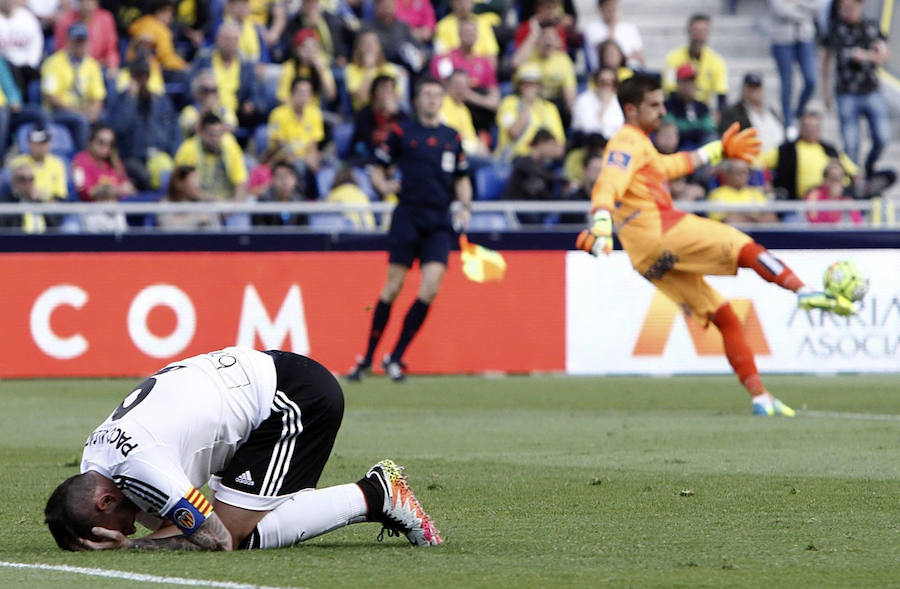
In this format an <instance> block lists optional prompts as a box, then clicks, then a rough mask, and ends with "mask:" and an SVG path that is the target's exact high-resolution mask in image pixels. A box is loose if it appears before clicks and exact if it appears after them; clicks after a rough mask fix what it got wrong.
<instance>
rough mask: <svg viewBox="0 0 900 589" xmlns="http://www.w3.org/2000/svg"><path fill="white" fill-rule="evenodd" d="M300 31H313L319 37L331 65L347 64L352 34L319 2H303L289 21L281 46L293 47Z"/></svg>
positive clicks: (304, 0) (309, 0)
mask: <svg viewBox="0 0 900 589" xmlns="http://www.w3.org/2000/svg"><path fill="white" fill-rule="evenodd" d="M300 29H313V30H314V31H315V32H316V33H317V34H318V35H319V44H320V45H321V47H322V51H323V52H324V53H325V56H326V57H327V58H328V62H329V63H334V64H335V65H337V66H339V67H343V66H344V65H345V64H346V63H347V56H348V54H349V52H348V50H347V39H349V38H350V37H351V33H350V31H348V30H347V28H346V27H345V26H344V25H343V23H342V21H341V20H340V19H339V18H338V17H337V16H335V15H333V14H331V13H330V12H328V11H326V10H324V9H323V7H322V5H321V3H320V1H319V0H303V3H302V4H300V10H299V11H298V12H297V14H296V15H295V16H294V17H293V18H291V19H289V20H288V23H287V26H285V28H284V33H283V34H282V36H281V44H282V45H283V46H284V47H291V46H292V45H293V41H294V37H295V36H296V34H297V31H299V30H300Z"/></svg>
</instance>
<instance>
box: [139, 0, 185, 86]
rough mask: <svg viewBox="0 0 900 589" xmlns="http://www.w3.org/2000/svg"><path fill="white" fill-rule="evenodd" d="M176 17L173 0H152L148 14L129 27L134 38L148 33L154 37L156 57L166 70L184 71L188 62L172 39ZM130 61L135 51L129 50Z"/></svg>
mask: <svg viewBox="0 0 900 589" xmlns="http://www.w3.org/2000/svg"><path fill="white" fill-rule="evenodd" d="M174 18H175V7H174V5H173V3H172V1H171V0H152V1H151V2H150V3H149V6H148V10H147V14H145V15H144V16H142V17H141V18H139V19H137V20H136V21H134V22H133V23H131V26H130V27H128V34H129V35H131V38H132V39H135V38H137V37H140V36H141V35H143V34H147V35H149V36H151V37H153V46H154V47H155V49H156V58H157V59H158V60H159V63H160V64H162V66H163V69H164V70H175V71H184V70H187V69H188V63H187V62H186V61H185V60H183V59H182V58H181V56H180V55H178V52H177V51H175V44H174V43H173V41H172V29H171V25H172V21H173V19H174ZM128 59H129V61H130V60H132V59H134V55H133V51H132V50H129V52H128Z"/></svg>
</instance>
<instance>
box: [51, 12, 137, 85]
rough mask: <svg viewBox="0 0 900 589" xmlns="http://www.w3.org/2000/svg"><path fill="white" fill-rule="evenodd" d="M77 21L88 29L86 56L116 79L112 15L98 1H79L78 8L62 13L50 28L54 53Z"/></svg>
mask: <svg viewBox="0 0 900 589" xmlns="http://www.w3.org/2000/svg"><path fill="white" fill-rule="evenodd" d="M76 22H82V23H84V25H85V26H86V27H87V30H88V50H87V52H88V55H90V56H91V57H93V58H94V59H96V60H97V62H98V63H100V66H101V67H103V69H104V70H105V71H106V75H107V76H109V77H110V78H112V79H115V77H116V75H117V74H118V72H119V64H120V57H119V34H118V32H117V31H116V21H115V19H113V16H112V14H110V12H109V11H107V10H104V9H102V8H100V6H99V3H98V1H97V0H79V2H78V5H77V6H76V7H75V8H71V9H69V10H67V11H66V12H64V13H63V14H62V15H61V16H60V17H59V19H57V21H56V24H55V25H54V27H53V32H54V33H53V40H54V49H55V50H56V51H59V50H60V49H62V48H63V47H64V46H65V44H66V39H67V32H68V30H69V28H70V27H71V26H72V25H73V24H75V23H76Z"/></svg>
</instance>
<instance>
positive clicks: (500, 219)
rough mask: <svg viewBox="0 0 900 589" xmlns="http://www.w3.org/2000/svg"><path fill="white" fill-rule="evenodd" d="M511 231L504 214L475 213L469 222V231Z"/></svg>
mask: <svg viewBox="0 0 900 589" xmlns="http://www.w3.org/2000/svg"><path fill="white" fill-rule="evenodd" d="M507 229H509V223H507V221H506V215H504V214H503V213H474V214H473V215H472V220H471V221H470V222H469V231H505V230H507Z"/></svg>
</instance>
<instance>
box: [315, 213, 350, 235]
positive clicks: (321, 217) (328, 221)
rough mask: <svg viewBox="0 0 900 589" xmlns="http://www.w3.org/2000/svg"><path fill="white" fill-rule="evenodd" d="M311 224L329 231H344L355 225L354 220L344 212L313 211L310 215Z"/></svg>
mask: <svg viewBox="0 0 900 589" xmlns="http://www.w3.org/2000/svg"><path fill="white" fill-rule="evenodd" d="M309 226H310V227H313V228H315V229H324V230H328V231H343V230H345V229H353V228H354V227H355V226H354V225H353V221H351V220H350V219H349V218H347V217H346V216H344V214H343V213H313V214H312V215H310V216H309Z"/></svg>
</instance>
